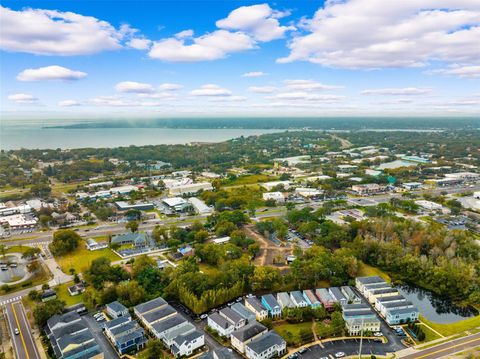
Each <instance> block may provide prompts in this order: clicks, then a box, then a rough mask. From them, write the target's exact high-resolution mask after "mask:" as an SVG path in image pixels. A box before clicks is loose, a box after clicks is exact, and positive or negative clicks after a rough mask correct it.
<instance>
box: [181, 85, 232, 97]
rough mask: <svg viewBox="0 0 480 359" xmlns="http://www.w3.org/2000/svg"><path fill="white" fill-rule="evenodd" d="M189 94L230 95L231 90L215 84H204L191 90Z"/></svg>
mask: <svg viewBox="0 0 480 359" xmlns="http://www.w3.org/2000/svg"><path fill="white" fill-rule="evenodd" d="M190 96H212V97H215V96H218V97H220V96H232V92H231V91H230V90H227V89H225V88H223V87H220V86H218V85H215V84H206V85H203V86H201V87H200V88H198V89H195V90H193V91H191V92H190Z"/></svg>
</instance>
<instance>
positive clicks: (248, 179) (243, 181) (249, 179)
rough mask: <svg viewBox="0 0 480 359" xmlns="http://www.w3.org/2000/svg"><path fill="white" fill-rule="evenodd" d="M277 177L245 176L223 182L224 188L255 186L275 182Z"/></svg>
mask: <svg viewBox="0 0 480 359" xmlns="http://www.w3.org/2000/svg"><path fill="white" fill-rule="evenodd" d="M277 179H278V177H275V176H267V175H262V174H258V175H246V176H239V177H237V178H235V179H234V180H226V181H225V182H224V185H225V186H241V185H248V184H256V183H259V182H269V181H275V180H277Z"/></svg>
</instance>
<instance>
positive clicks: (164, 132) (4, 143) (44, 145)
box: [0, 124, 280, 150]
mask: <svg viewBox="0 0 480 359" xmlns="http://www.w3.org/2000/svg"><path fill="white" fill-rule="evenodd" d="M279 131H280V130H262V129H176V128H92V129H90V128H88V129H68V128H42V126H41V125H40V124H24V125H6V124H2V125H1V126H0V149H2V150H13V149H20V148H27V149H36V148H40V149H52V148H62V149H63V148H85V147H95V148H102V147H120V146H130V145H135V146H143V145H161V144H169V145H170V144H186V143H190V142H221V141H226V140H229V139H232V138H236V137H240V136H252V135H261V134H264V133H273V132H279Z"/></svg>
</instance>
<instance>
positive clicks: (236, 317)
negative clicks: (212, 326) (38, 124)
mask: <svg viewBox="0 0 480 359" xmlns="http://www.w3.org/2000/svg"><path fill="white" fill-rule="evenodd" d="M220 315H221V316H222V317H225V318H227V319H228V321H230V322H232V323H233V324H235V325H236V324H238V323H240V322H241V321H242V320H244V318H243V317H242V316H241V315H240V314H238V313H237V312H236V311H234V310H232V309H231V308H228V307H227V308H223V309H222V310H221V311H220Z"/></svg>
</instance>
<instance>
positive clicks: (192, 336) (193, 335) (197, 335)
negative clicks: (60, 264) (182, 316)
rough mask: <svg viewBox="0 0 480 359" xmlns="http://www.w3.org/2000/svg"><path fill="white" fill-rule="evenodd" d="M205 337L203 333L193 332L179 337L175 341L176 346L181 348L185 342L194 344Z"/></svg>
mask: <svg viewBox="0 0 480 359" xmlns="http://www.w3.org/2000/svg"><path fill="white" fill-rule="evenodd" d="M202 335H203V333H200V332H199V331H198V330H194V331H191V332H190V333H187V334H180V335H179V336H178V337H176V338H175V339H174V340H173V341H174V342H175V344H176V345H177V346H178V347H179V346H181V345H182V344H183V343H185V342H187V343H188V342H192V341H194V340H195V339H197V338H200V337H201V336H202Z"/></svg>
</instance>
